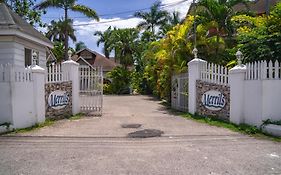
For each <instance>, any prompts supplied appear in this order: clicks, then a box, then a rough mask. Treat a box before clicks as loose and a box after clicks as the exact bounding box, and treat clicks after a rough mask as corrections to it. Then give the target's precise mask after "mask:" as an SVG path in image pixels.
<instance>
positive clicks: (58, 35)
mask: <svg viewBox="0 0 281 175" xmlns="http://www.w3.org/2000/svg"><path fill="white" fill-rule="evenodd" d="M72 23H73V21H72V20H71V19H68V20H67V21H62V20H59V21H54V20H52V21H51V24H50V25H49V26H48V29H47V30H48V32H47V33H46V37H47V38H48V39H49V40H51V41H53V42H55V41H59V42H64V41H65V38H66V36H65V34H64V31H65V30H67V31H68V36H69V38H70V39H71V40H72V41H73V42H76V36H75V35H74V31H75V30H74V29H73V26H72Z"/></svg>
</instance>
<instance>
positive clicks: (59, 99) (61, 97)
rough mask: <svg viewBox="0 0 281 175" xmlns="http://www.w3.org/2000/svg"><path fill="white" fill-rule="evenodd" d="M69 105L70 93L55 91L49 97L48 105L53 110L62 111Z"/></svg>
mask: <svg viewBox="0 0 281 175" xmlns="http://www.w3.org/2000/svg"><path fill="white" fill-rule="evenodd" d="M68 104H69V93H68V92H66V91H60V90H57V91H53V92H52V93H50V95H49V97H48V105H49V106H50V107H51V108H53V109H62V108H64V107H65V106H66V105H68Z"/></svg>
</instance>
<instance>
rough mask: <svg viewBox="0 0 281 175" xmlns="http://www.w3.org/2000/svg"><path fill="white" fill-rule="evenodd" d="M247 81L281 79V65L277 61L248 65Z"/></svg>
mask: <svg viewBox="0 0 281 175" xmlns="http://www.w3.org/2000/svg"><path fill="white" fill-rule="evenodd" d="M246 67H247V72H246V77H245V79H246V80H266V79H268V80H273V79H275V80H278V79H281V65H280V63H279V62H278V61H277V60H276V61H275V62H272V61H269V62H267V61H257V62H253V63H247V64H246Z"/></svg>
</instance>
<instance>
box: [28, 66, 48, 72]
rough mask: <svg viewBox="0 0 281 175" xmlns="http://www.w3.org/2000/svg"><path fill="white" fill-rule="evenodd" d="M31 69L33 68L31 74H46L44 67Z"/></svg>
mask: <svg viewBox="0 0 281 175" xmlns="http://www.w3.org/2000/svg"><path fill="white" fill-rule="evenodd" d="M30 68H31V72H33V73H45V69H43V68H42V67H40V66H38V65H33V66H30Z"/></svg>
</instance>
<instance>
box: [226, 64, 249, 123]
mask: <svg viewBox="0 0 281 175" xmlns="http://www.w3.org/2000/svg"><path fill="white" fill-rule="evenodd" d="M246 71H247V68H246V66H245V65H242V64H241V65H238V66H235V67H234V68H232V69H230V70H229V85H230V121H231V122H233V123H236V124H240V123H244V120H245V119H244V82H245V74H246Z"/></svg>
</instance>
